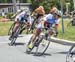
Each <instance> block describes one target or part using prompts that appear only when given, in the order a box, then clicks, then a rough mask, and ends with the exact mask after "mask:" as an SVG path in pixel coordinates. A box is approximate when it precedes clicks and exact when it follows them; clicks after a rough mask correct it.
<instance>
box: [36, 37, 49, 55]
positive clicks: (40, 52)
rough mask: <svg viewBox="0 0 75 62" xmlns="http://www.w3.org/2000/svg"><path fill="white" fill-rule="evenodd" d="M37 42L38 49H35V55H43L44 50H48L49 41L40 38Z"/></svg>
mask: <svg viewBox="0 0 75 62" xmlns="http://www.w3.org/2000/svg"><path fill="white" fill-rule="evenodd" d="M40 38H41V37H40ZM39 42H40V43H39V45H38V47H37V49H36V54H38V55H43V54H44V53H45V52H46V50H47V48H48V46H49V44H50V41H48V40H46V39H44V38H41V39H40V40H39Z"/></svg>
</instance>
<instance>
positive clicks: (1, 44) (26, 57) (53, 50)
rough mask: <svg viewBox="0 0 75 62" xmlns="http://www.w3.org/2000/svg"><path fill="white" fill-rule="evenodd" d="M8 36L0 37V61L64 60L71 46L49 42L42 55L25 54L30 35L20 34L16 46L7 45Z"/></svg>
mask: <svg viewBox="0 0 75 62" xmlns="http://www.w3.org/2000/svg"><path fill="white" fill-rule="evenodd" d="M8 38H9V36H4V37H0V62H66V54H67V52H68V50H69V48H70V47H71V46H66V45H62V44H58V43H53V42H51V44H50V46H49V48H48V49H47V51H46V53H45V54H44V55H43V56H34V54H26V53H25V50H26V44H27V42H28V40H29V38H30V35H23V36H20V37H19V38H18V39H17V40H16V46H9V45H8V43H9V42H10V41H9V40H8Z"/></svg>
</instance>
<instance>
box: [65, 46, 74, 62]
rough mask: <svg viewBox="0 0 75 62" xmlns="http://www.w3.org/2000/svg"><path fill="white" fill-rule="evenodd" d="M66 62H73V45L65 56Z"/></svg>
mask: <svg viewBox="0 0 75 62" xmlns="http://www.w3.org/2000/svg"><path fill="white" fill-rule="evenodd" d="M66 62H75V45H73V46H72V47H71V48H70V50H69V52H68V54H67V56H66Z"/></svg>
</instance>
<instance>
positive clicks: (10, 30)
mask: <svg viewBox="0 0 75 62" xmlns="http://www.w3.org/2000/svg"><path fill="white" fill-rule="evenodd" d="M14 26H15V23H13V24H12V25H11V27H10V28H9V31H8V35H11V33H12V32H13V28H14Z"/></svg>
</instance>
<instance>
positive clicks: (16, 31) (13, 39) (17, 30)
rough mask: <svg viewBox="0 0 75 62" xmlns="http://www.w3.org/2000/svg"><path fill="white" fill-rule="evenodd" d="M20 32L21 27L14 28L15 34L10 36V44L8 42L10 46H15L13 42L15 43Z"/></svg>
mask: <svg viewBox="0 0 75 62" xmlns="http://www.w3.org/2000/svg"><path fill="white" fill-rule="evenodd" d="M20 31H21V27H20V26H19V27H17V28H16V30H15V32H14V33H13V35H12V38H11V42H10V45H11V46H13V45H14V44H15V41H16V39H17V37H18V35H19V33H20Z"/></svg>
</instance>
